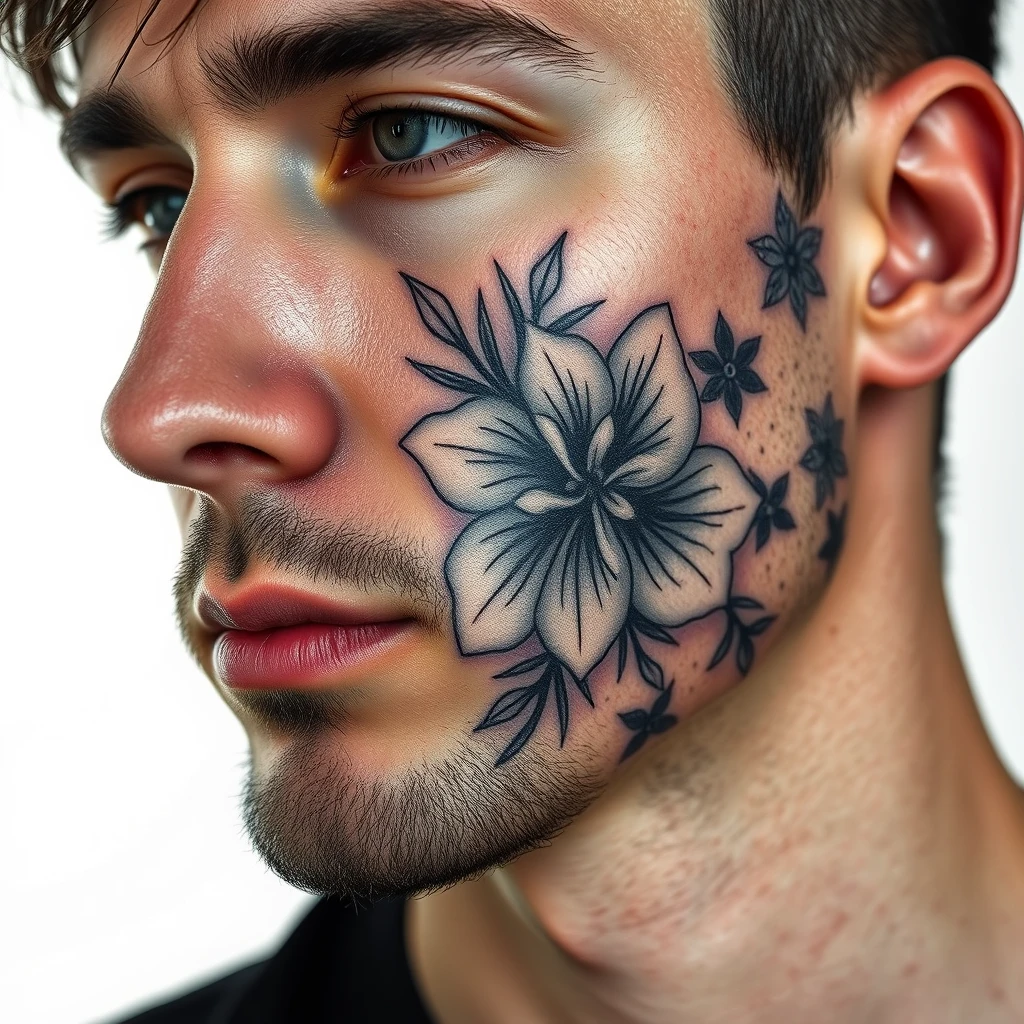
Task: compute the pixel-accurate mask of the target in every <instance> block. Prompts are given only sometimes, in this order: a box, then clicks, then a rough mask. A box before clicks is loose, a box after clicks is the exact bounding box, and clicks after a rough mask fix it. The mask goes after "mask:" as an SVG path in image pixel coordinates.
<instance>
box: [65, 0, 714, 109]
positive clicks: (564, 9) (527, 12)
mask: <svg viewBox="0 0 1024 1024" xmlns="http://www.w3.org/2000/svg"><path fill="white" fill-rule="evenodd" d="M486 13H490V14H491V15H492V16H494V15H497V17H498V18H500V17H501V16H504V18H505V20H506V21H507V23H508V24H509V25H512V24H514V23H515V22H518V23H519V24H520V26H521V27H522V28H523V29H524V31H527V30H529V28H531V27H535V28H537V29H539V30H540V31H541V32H542V33H545V34H549V35H551V36H554V37H559V38H561V39H563V40H564V41H565V42H566V43H567V44H569V46H571V47H573V48H575V49H576V50H577V51H578V52H579V53H580V54H582V55H586V56H587V57H588V58H590V59H591V60H592V62H593V64H594V67H595V69H596V70H598V71H601V72H604V71H605V70H607V68H608V67H609V66H610V67H613V68H614V69H616V70H618V71H621V72H624V73H626V74H627V75H628V74H634V75H636V76H637V77H640V78H642V79H644V80H645V81H646V82H648V83H649V84H650V86H651V87H652V88H666V87H667V88H668V89H670V90H673V89H675V88H677V87H678V83H679V82H680V80H681V79H685V78H689V79H690V80H691V81H692V80H693V78H694V74H695V72H696V71H697V70H698V69H704V70H706V69H707V67H708V61H707V55H708V45H707V42H708V39H709V31H708V24H707V18H706V8H705V4H704V0H631V2H627V3H623V2H622V0H568V2H567V0H501V2H500V3H494V4H481V3H478V2H475V0H389V2H386V3H377V2H372V0H303V2H298V3H297V2H278V3H267V2H266V0H263V2H260V0H159V2H158V3H157V4H156V5H155V7H154V5H153V2H152V0H110V2H109V3H107V4H99V5H97V11H96V13H95V14H94V15H93V17H92V18H91V20H90V23H89V26H88V29H87V31H86V33H85V34H84V36H83V37H82V40H81V42H80V44H79V45H78V53H79V56H80V58H81V62H82V70H81V76H80V82H81V92H82V93H83V94H84V93H87V92H91V91H94V90H97V89H103V88H105V87H106V86H107V85H108V84H109V83H110V81H111V78H112V76H113V75H114V74H115V72H116V76H117V82H118V83H119V84H122V85H124V84H127V85H128V86H130V87H131V89H132V90H133V91H135V92H138V93H140V94H145V93H149V92H159V91H160V90H166V89H169V88H173V89H174V90H175V91H176V92H178V93H179V94H180V95H182V96H184V95H187V94H188V93H189V92H191V91H193V90H195V89H197V88H200V89H201V87H202V85H203V84H204V83H203V82H202V80H201V78H200V76H199V75H197V71H198V70H199V68H200V66H201V64H202V63H203V62H204V60H205V58H206V57H207V56H208V55H209V54H210V53H215V52H217V51H224V50H226V49H227V48H228V47H230V46H232V44H233V43H236V42H237V41H238V40H244V39H254V38H257V37H259V36H261V35H264V34H267V33H269V32H271V31H280V30H282V29H288V28H289V27H298V26H302V25H307V24H310V23H329V22H330V21H332V20H337V22H338V23H339V26H340V27H341V28H344V27H346V26H347V25H350V24H352V23H353V22H357V21H360V20H365V19H368V18H373V17H374V16H380V15H382V14H385V15H390V16H391V17H392V20H393V24H394V25H395V27H396V28H399V27H401V26H402V25H403V24H405V23H407V22H410V21H413V20H417V19H418V20H420V21H421V22H424V21H425V22H428V23H429V22H434V23H438V22H446V21H448V20H449V19H450V20H451V21H453V22H454V21H456V20H461V21H463V22H466V21H468V20H473V17H474V15H478V14H486ZM504 42H505V41H504V40H496V42H495V44H494V53H495V54H498V53H500V50H501V47H502V46H503V45H504ZM482 45H486V43H483V44H482ZM467 50H468V47H467ZM463 56H464V59H465V57H466V56H468V54H464V55H463Z"/></svg>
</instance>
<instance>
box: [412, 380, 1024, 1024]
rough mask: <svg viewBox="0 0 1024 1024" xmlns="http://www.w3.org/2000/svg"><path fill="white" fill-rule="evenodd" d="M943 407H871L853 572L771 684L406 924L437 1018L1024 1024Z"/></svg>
mask: <svg viewBox="0 0 1024 1024" xmlns="http://www.w3.org/2000/svg"><path fill="white" fill-rule="evenodd" d="M930 401H931V396H930V394H929V393H928V392H926V391H921V392H915V393H905V394H899V395H897V394H886V395H875V396H872V397H870V398H868V399H866V400H864V401H863V402H862V406H861V410H860V421H859V424H858V453H859V456H860V457H859V459H858V462H859V468H858V472H856V473H855V474H854V479H856V480H857V484H856V487H855V489H854V491H853V493H851V500H850V512H849V523H848V532H847V548H846V551H845V552H844V555H843V557H842V559H841V560H840V564H839V566H838V568H837V570H836V574H835V576H834V578H833V580H832V582H831V584H830V585H829V587H828V589H827V591H826V592H825V593H824V594H823V596H822V597H821V598H820V600H818V601H817V603H816V604H815V605H814V606H813V608H811V609H810V610H809V611H808V612H807V613H806V614H805V615H804V617H803V619H802V621H800V622H798V623H795V624H793V625H791V626H790V627H789V628H788V630H787V631H786V633H785V635H784V636H780V637H779V639H778V640H777V641H776V644H775V646H774V648H773V649H772V650H771V651H770V652H769V653H768V654H767V655H766V656H765V658H764V660H763V662H762V664H761V665H760V666H759V668H758V670H757V672H756V673H754V674H751V676H750V677H748V679H747V680H746V681H745V682H744V683H743V684H742V685H740V686H737V687H736V688H735V689H734V690H732V691H731V692H730V693H728V694H727V695H725V696H724V697H721V698H719V699H718V700H717V701H716V702H714V703H713V704H712V705H711V706H709V707H708V708H706V709H704V710H702V711H700V712H699V713H697V714H695V715H694V716H693V717H692V718H690V719H689V720H688V721H686V722H684V723H682V724H681V725H680V726H678V727H677V728H676V729H675V730H673V731H672V732H670V733H669V734H667V735H666V737H665V739H664V741H663V742H662V744H661V746H660V747H657V748H655V749H654V750H653V751H652V752H651V755H650V756H649V757H647V758H646V760H643V761H639V760H638V761H637V762H636V763H635V764H631V765H630V766H629V767H628V769H627V770H626V771H624V772H623V773H622V774H621V775H620V776H617V777H616V779H615V780H614V782H613V784H612V785H611V786H610V787H609V788H608V790H607V791H606V792H605V793H604V794H603V795H602V797H601V798H600V799H599V800H598V801H597V802H596V803H595V804H594V805H593V806H592V807H591V808H590V809H589V810H588V811H587V812H586V813H585V814H583V815H582V816H581V817H580V818H579V819H577V820H576V821H575V822H574V823H573V825H572V826H571V827H570V828H569V829H567V830H566V831H565V832H564V833H563V834H562V835H561V836H559V838H558V839H556V840H555V841H554V842H553V843H552V844H551V845H550V846H548V847H545V848H543V849H540V850H537V851H535V852H533V853H530V854H528V855H526V856H524V857H522V858H520V859H519V860H518V861H516V862H515V863H514V864H513V865H511V866H509V867H507V868H505V869H502V870H501V871H498V872H495V873H493V874H491V875H489V876H486V877H484V878H481V879H477V880H474V881H471V882H466V883H463V884H461V885H459V886H457V887H455V888H454V889H451V890H448V891H446V892H444V893H440V894H436V895H434V896H430V897H427V898H425V899H422V900H418V901H416V902H414V903H413V904H412V905H411V908H410V949H411V954H412V960H413V965H414V970H415V971H416V973H417V976H418V978H419V981H420V985H421V988H422V990H423V991H424V992H425V995H426V997H427V999H428V1001H429V1002H430V1004H431V1005H432V1007H433V1009H434V1011H435V1013H436V1015H437V1017H438V1019H439V1021H441V1022H443V1024H462V1022H467V1024H468V1022H471V1021H472V1022H475V1024H480V1022H486V1024H504V1022H510V1024H511V1022H513V1021H515V1022H524V1021H529V1022H534V1021H536V1022H538V1024H539V1022H552V1024H554V1022H559V1024H574V1022H577V1021H578V1022H583V1021H587V1022H594V1021H601V1022H609V1024H613V1022H622V1024H627V1022H630V1024H631V1022H636V1024H640V1022H645V1024H655V1022H669V1021H671V1022H673V1024H685V1022H690V1021H693V1022H701V1024H706V1022H717V1021H728V1022H729V1024H744V1022H747V1021H751V1022H752V1021H757V1022H759V1024H760V1022H766V1021H780V1022H781V1021H785V1022H786V1024H795V1022H802V1021H820V1020H830V1021H833V1022H837V1024H842V1022H845V1021H864V1020H870V1021H872V1022H888V1021H890V1020H891V1021H894V1022H895V1021H901V1022H902V1021H916V1020H927V1021H929V1022H939V1021H945V1020H950V1021H953V1020H967V1019H969V1020H972V1021H979V1022H980V1021H987V1020H993V1021H996V1020H1010V1019H1019V1017H1017V1016H1016V1014H1020V1013H1021V1012H1022V1011H1024V984H1022V982H1021V981H1020V976H1019V965H1017V967H1016V968H1015V966H1014V964H1013V963H1012V962H1010V955H1009V951H1010V950H1012V949H1013V948H1014V946H1015V945H1016V947H1017V948H1018V949H1019V948H1020V944H1021V942H1022V941H1024V928H1022V926H1021V925H1020V924H1019V922H1020V920H1021V919H1022V913H1024V806H1022V801H1021V796H1020V793H1019V791H1018V790H1017V789H1016V788H1015V787H1014V786H1013V784H1012V783H1011V781H1010V780H1009V778H1008V777H1007V775H1006V773H1005V772H1004V771H1003V769H1002V767H1001V766H1000V764H999V762H998V759H997V758H996V756H995V754H994V752H993V750H992V748H991V745H990V744H989V742H988V739H987V737H986V736H985V733H984V730H983V728H982V725H981V722H980V720H979V717H978V714H977V711H976V708H975V705H974V703H973V701H972V700H971V697H970V691H969V688H968V685H967V680H966V678H965V675H964V670H963V667H962V664H961V661H960V659H959V656H958V654H957V650H956V644H955V641H954V637H953V631H952V628H951V626H950V622H949V618H948V614H947V611H946V606H945V602H944V599H943V593H942V581H941V570H940V558H939V538H938V534H937V529H936V527H935V524H934V516H933V514H932V512H931V486H930V480H929V474H928V472H927V467H922V466H920V465H917V464H916V463H915V460H914V459H913V458H911V455H912V454H913V453H915V452H921V451H925V450H928V444H929V436H930V435H929V430H930V427H931V415H930ZM919 461H920V460H919V459H918V460H917V462H919ZM869 468H870V472H868V469H869ZM1015 929H1016V932H1015Z"/></svg>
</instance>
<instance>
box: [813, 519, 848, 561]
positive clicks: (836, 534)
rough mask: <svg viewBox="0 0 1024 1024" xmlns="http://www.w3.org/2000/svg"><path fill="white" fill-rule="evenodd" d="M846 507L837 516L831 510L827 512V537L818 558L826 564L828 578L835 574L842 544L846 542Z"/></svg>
mask: <svg viewBox="0 0 1024 1024" xmlns="http://www.w3.org/2000/svg"><path fill="white" fill-rule="evenodd" d="M847 507H848V506H847V505H843V507H842V508H841V509H840V510H839V514H838V515H837V514H836V513H835V512H833V511H832V510H831V509H829V510H828V537H827V538H826V540H825V543H824V544H822V545H821V548H820V550H819V551H818V557H819V558H820V559H821V560H822V561H823V562H827V563H828V574H829V576H831V575H832V573H833V572H835V568H836V563H837V562H838V561H839V556H840V555H841V554H842V551H843V544H844V543H845V541H846V509H847Z"/></svg>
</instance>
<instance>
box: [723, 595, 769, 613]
mask: <svg viewBox="0 0 1024 1024" xmlns="http://www.w3.org/2000/svg"><path fill="white" fill-rule="evenodd" d="M729 604H730V605H732V607H733V608H742V609H743V610H744V611H758V610H760V609H762V608H764V605H763V604H761V602H760V601H758V600H756V599H755V598H753V597H734V598H733V599H732V600H731V601H730V602H729Z"/></svg>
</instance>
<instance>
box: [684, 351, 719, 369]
mask: <svg viewBox="0 0 1024 1024" xmlns="http://www.w3.org/2000/svg"><path fill="white" fill-rule="evenodd" d="M690 358H691V359H692V360H693V362H694V365H695V366H696V367H697V369H698V370H700V371H701V372H702V373H708V374H712V375H713V374H718V373H721V372H722V370H723V366H722V361H721V360H720V359H719V358H718V356H716V355H715V353H714V352H711V351H709V350H707V349H699V350H698V351H696V352H691V353H690Z"/></svg>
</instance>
